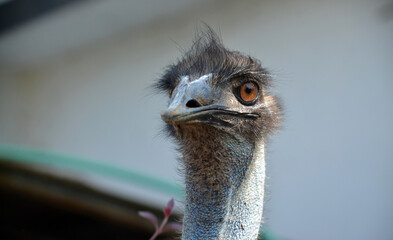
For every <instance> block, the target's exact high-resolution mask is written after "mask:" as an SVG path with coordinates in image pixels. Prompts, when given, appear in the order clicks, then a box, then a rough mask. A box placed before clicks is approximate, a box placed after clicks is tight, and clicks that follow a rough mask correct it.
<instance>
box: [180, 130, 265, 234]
mask: <svg viewBox="0 0 393 240" xmlns="http://www.w3.org/2000/svg"><path fill="white" fill-rule="evenodd" d="M182 135H183V136H182V138H183V140H185V141H183V142H184V143H185V144H183V145H182V148H181V150H182V152H183V155H184V164H185V177H186V179H185V181H186V204H185V216H184V223H183V224H184V229H183V239H247V240H249V239H256V238H257V235H258V230H259V226H260V224H261V222H262V211H263V196H264V181H265V160H264V145H263V143H262V142H260V143H258V144H257V143H252V142H250V141H248V140H245V139H239V138H236V137H234V136H232V135H230V134H227V133H225V132H224V131H220V130H218V129H214V128H210V129H204V131H201V130H200V129H195V131H194V130H192V129H191V128H190V129H188V130H187V131H186V133H183V134H182ZM212 136H214V138H212Z"/></svg>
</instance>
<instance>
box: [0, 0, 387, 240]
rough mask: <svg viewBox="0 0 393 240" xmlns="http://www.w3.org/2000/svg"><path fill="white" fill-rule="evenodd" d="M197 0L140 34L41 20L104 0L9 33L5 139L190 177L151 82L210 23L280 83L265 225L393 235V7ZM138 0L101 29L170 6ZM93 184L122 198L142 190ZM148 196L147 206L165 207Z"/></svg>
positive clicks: (2, 54) (299, 233)
mask: <svg viewBox="0 0 393 240" xmlns="http://www.w3.org/2000/svg"><path fill="white" fill-rule="evenodd" d="M189 2H190V4H188V5H186V6H184V7H180V8H175V7H174V6H176V4H175V3H174V2H173V1H171V4H172V5H169V7H168V6H167V7H168V9H169V8H170V7H171V6H173V7H174V10H171V11H169V10H168V12H167V13H166V14H162V15H159V16H156V17H153V16H151V17H149V18H146V19H145V20H143V21H142V20H141V21H140V22H138V24H133V23H134V21H132V22H130V25H129V26H127V24H126V21H122V24H124V25H122V27H121V28H118V29H117V30H116V31H114V30H113V31H109V32H108V33H107V34H102V35H100V36H98V37H96V38H93V39H90V38H88V37H87V40H84V41H85V42H83V41H82V43H83V44H82V43H80V44H79V43H78V44H75V45H73V44H70V42H69V41H68V40H67V39H74V38H76V39H77V38H78V34H77V33H78V32H76V33H74V35H72V34H73V30H72V29H67V30H66V29H65V28H56V27H53V26H52V27H47V28H42V26H46V25H45V24H48V22H54V21H56V19H59V18H60V19H61V18H67V16H68V17H71V18H74V17H77V16H73V14H76V13H78V11H81V10H80V9H84V11H89V9H97V8H98V9H100V6H99V4H103V2H89V4H91V6H89V4H84V5H83V6H81V7H80V9H79V10H78V5H76V6H74V7H73V8H67V9H65V10H64V11H60V12H56V13H55V14H51V15H50V16H47V17H45V18H42V19H39V20H37V21H35V22H33V23H31V24H29V25H26V26H23V27H21V28H19V29H16V30H15V31H14V32H11V33H9V35H6V36H1V37H0V64H1V65H0V142H2V143H13V144H21V145H28V146H33V147H38V148H44V149H48V150H52V151H58V152H65V153H69V154H72V155H77V156H83V157H88V158H93V159H99V160H101V161H108V162H110V163H112V164H115V165H120V166H126V167H128V168H133V169H138V170H140V171H143V172H147V173H150V174H153V175H156V176H160V177H162V178H163V179H167V180H172V181H178V182H180V181H181V180H180V179H181V178H180V176H179V175H178V173H177V169H176V166H177V163H176V157H177V154H176V151H175V146H174V145H173V144H172V143H170V142H168V141H167V139H166V138H165V135H164V134H160V129H161V126H162V123H161V120H160V116H159V114H160V111H161V110H162V109H164V107H165V105H166V104H165V101H166V97H165V96H156V94H155V93H154V92H153V91H152V89H150V88H149V86H150V85H151V84H152V83H153V82H154V81H155V80H156V79H157V78H158V77H159V76H160V74H161V73H162V72H163V68H164V67H165V66H166V65H167V64H170V63H173V62H174V61H176V59H177V58H178V57H179V56H180V51H179V49H178V48H179V46H180V47H181V48H187V47H189V46H190V44H191V42H192V39H193V36H194V33H195V30H196V26H198V25H201V22H202V21H204V22H206V23H208V24H209V25H211V26H212V27H213V28H214V29H216V30H218V31H219V32H220V34H221V36H222V38H223V41H224V43H225V45H226V46H227V47H228V48H230V49H236V50H239V51H242V52H244V53H247V54H250V55H253V56H255V57H257V58H259V59H261V60H262V62H263V64H264V66H265V67H267V68H268V69H270V70H271V72H272V73H273V74H274V75H275V76H276V77H275V78H276V88H275V89H276V92H277V93H278V94H279V95H280V96H281V98H282V100H283V103H284V109H285V122H284V127H283V130H282V131H281V132H280V133H279V134H278V135H277V136H276V137H275V138H274V139H273V141H272V143H271V145H270V146H269V148H268V159H267V161H268V171H269V177H270V178H269V181H268V183H269V186H268V192H269V194H268V196H267V209H266V212H265V216H266V223H267V226H268V227H269V228H270V229H271V230H272V231H273V232H274V233H275V234H276V235H278V236H280V237H283V238H284V239H294V240H295V239H299V240H307V239H310V240H311V239H321V240H324V239H357V240H362V239H364V240H366V239H367V240H368V239H381V240H391V239H393V94H392V92H393V10H392V9H393V7H392V6H393V3H392V2H391V1H385V0H379V1H373V0H368V1H367V0H363V1H359V0H345V1H307V0H297V1H241V2H240V1H238V2H237V1H231V2H228V1H214V2H206V1H204V2H201V3H200V4H198V3H197V2H196V1H189ZM97 4H98V5H97ZM106 4H108V3H106ZM132 4H137V5H135V6H137V7H135V9H137V10H135V9H134V8H131V7H130V2H128V3H124V5H122V4H121V2H118V5H112V8H109V9H111V10H110V11H112V13H113V15H111V14H109V13H108V15H110V16H113V18H111V17H108V18H105V19H102V18H98V17H99V16H102V15H99V14H97V16H98V17H97V24H100V26H101V27H102V26H103V25H104V26H105V24H107V26H109V28H110V27H111V26H112V25H111V24H115V25H116V23H118V22H119V21H116V19H119V18H121V16H123V15H121V13H122V14H125V13H127V11H124V9H125V8H126V7H129V8H130V9H129V11H130V14H131V15H132V14H133V13H134V11H138V12H139V11H142V10H141V9H145V10H144V11H145V13H146V14H149V13H150V14H153V15H154V14H155V12H156V11H153V10H152V9H156V8H157V9H158V10H159V6H155V3H154V2H152V1H148V2H142V1H140V2H133V3H132ZM116 6H117V7H116ZM132 6H133V5H132ZM155 7H156V8H155ZM116 9H119V10H118V11H117V10H116ZM120 9H123V10H120ZM133 9H134V10H133ZM146 9H149V10H146ZM157 9H156V10H157ZM108 11H109V10H108ZM116 13H119V14H120V16H117V15H116ZM79 14H80V13H79ZM389 14H390V15H389ZM140 15H141V16H145V15H144V14H140ZM95 16H96V15H94V11H93V12H90V15H89V18H94V17H95ZM81 19H83V18H81ZM99 19H100V20H99ZM138 19H139V18H138ZM81 21H82V20H81ZM135 21H136V20H135ZM93 22H94V21H93ZM72 24H75V23H72ZM72 24H71V26H72ZM81 25H82V26H83V23H81ZM62 26H63V25H62ZM67 26H68V25H67ZM63 27H64V26H63ZM83 27H84V28H86V31H91V29H90V30H89V29H88V26H83ZM75 28H76V29H79V28H78V27H77V26H75ZM107 28H108V27H106V28H103V29H100V30H101V31H106V30H105V29H107ZM42 29H46V32H45V31H44V32H45V33H46V34H42V33H43V32H42V31H43V30H42ZM79 30H80V29H79ZM79 30H78V31H79ZM62 34H64V35H62ZM91 34H92V35H94V34H95V33H91ZM82 35H83V34H81V36H82ZM26 36H34V38H33V37H32V38H31V39H34V41H30V38H28V37H26ZM51 36H54V37H53V38H54V39H56V42H53V43H51ZM55 36H56V37H55ZM87 36H90V35H89V34H87ZM82 38H83V37H82ZM61 39H65V40H64V41H65V43H64V45H65V46H66V47H62V48H61V46H59V47H55V51H48V52H45V51H46V50H45V44H46V45H48V44H49V45H50V43H51V44H54V45H55V46H57V45H56V44H59V43H57V42H58V41H61ZM42 42H44V43H45V44H44V45H42ZM16 44H19V45H16ZM67 44H68V45H67ZM60 45H61V44H60ZM24 49H26V50H24ZM34 49H39V51H34ZM61 49H65V50H64V51H61ZM43 52H44V53H45V54H43ZM24 53H25V54H26V58H24V57H23V56H24V55H23V54H24ZM79 177H81V178H82V176H79ZM84 177H85V178H86V181H89V182H90V183H91V184H94V183H95V184H96V185H101V186H104V188H107V189H111V190H112V191H116V189H117V191H118V192H119V191H120V192H121V194H124V195H129V196H132V197H135V193H136V194H138V193H139V194H142V193H141V192H140V191H139V190H137V189H133V188H132V187H130V186H120V185H119V184H118V183H116V182H108V181H106V182H105V181H104V180H100V179H95V178H94V176H91V177H86V176H84ZM144 194H145V193H144ZM146 194H150V195H139V199H144V198H146V199H148V200H147V201H152V202H153V203H156V204H158V203H163V202H165V201H167V198H165V197H159V199H153V200H151V199H150V200H149V198H155V197H156V195H153V194H152V193H146ZM146 196H147V197H146Z"/></svg>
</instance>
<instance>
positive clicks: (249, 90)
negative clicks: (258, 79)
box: [239, 82, 258, 105]
mask: <svg viewBox="0 0 393 240" xmlns="http://www.w3.org/2000/svg"><path fill="white" fill-rule="evenodd" d="M239 97H240V99H241V100H242V101H243V103H244V104H246V105H248V104H252V103H253V102H254V101H255V100H256V99H257V97H258V85H257V84H256V83H254V82H247V83H244V84H243V85H241V86H240V89H239Z"/></svg>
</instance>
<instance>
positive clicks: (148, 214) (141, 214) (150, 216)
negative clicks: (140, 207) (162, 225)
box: [138, 211, 158, 229]
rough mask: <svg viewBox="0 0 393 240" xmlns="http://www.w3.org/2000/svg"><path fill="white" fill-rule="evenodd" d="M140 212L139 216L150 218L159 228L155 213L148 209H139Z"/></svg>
mask: <svg viewBox="0 0 393 240" xmlns="http://www.w3.org/2000/svg"><path fill="white" fill-rule="evenodd" d="M138 214H139V216H141V217H143V218H146V219H148V220H149V221H150V222H152V223H153V224H154V227H155V228H156V229H158V220H157V217H156V216H155V215H154V214H153V213H151V212H147V211H138Z"/></svg>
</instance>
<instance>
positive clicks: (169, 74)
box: [155, 27, 270, 93]
mask: <svg viewBox="0 0 393 240" xmlns="http://www.w3.org/2000/svg"><path fill="white" fill-rule="evenodd" d="M206 28H207V29H206V30H205V31H201V32H199V33H198V35H197V37H196V40H195V41H194V42H193V45H192V47H191V49H190V50H189V51H188V52H186V53H185V54H184V56H183V57H182V58H181V59H180V60H178V62H177V63H176V64H172V65H169V66H167V68H166V70H165V73H164V75H163V76H162V77H161V78H160V79H159V81H158V82H157V83H156V84H155V87H156V88H157V89H158V90H160V91H162V92H167V93H169V92H170V91H171V90H172V89H174V88H175V86H176V85H177V83H178V81H179V80H180V78H181V77H182V76H195V77H197V76H202V75H205V74H210V73H212V74H213V76H214V78H215V79H217V83H218V84H219V83H220V82H222V81H228V80H229V79H232V78H235V77H246V78H248V79H253V80H255V81H259V82H261V84H262V85H263V86H269V85H270V84H269V83H270V77H269V76H270V75H269V73H268V72H267V71H266V70H265V69H264V68H262V67H261V64H260V62H259V61H258V60H257V59H255V58H252V57H250V56H247V55H243V54H241V53H240V52H237V51H230V50H228V49H226V48H225V47H224V46H223V44H222V41H221V39H220V38H219V36H218V35H217V34H216V33H215V32H214V31H213V30H212V29H211V28H210V27H206Z"/></svg>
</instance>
